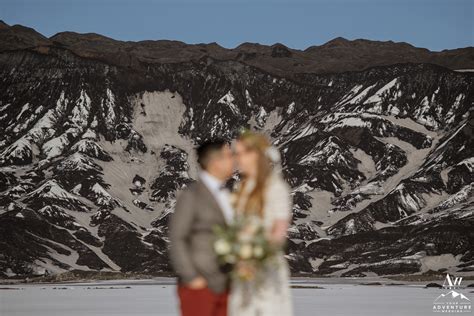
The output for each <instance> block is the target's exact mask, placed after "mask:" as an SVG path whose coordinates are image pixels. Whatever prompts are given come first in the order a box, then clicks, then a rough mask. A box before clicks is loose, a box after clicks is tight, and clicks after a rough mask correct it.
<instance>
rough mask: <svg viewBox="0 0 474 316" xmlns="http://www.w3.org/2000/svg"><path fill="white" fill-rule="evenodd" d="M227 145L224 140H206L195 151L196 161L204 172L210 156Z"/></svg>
mask: <svg viewBox="0 0 474 316" xmlns="http://www.w3.org/2000/svg"><path fill="white" fill-rule="evenodd" d="M227 144H228V143H227V142H226V141H225V140H224V139H220V138H217V139H212V140H207V141H205V142H204V143H202V144H201V145H199V146H198V147H197V149H196V153H197V161H198V163H199V166H201V168H202V169H204V170H206V169H207V167H208V165H209V161H210V160H211V158H212V156H213V155H214V154H216V153H218V152H220V151H221V150H222V148H223V147H224V146H225V145H227Z"/></svg>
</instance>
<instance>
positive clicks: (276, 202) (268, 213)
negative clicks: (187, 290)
mask: <svg viewBox="0 0 474 316" xmlns="http://www.w3.org/2000/svg"><path fill="white" fill-rule="evenodd" d="M253 185H254V184H253V183H248V185H247V188H246V189H245V193H247V194H248V193H249V192H250V191H251V190H252V188H253ZM245 193H244V194H243V195H242V198H241V199H240V200H239V201H238V204H237V212H238V211H239V209H241V207H242V206H243V205H244V204H245V200H246V194H245ZM291 207H292V203H291V199H290V191H289V186H288V185H287V184H286V182H285V181H284V180H283V178H282V177H281V175H280V174H279V173H274V174H273V175H272V176H271V177H270V179H269V182H268V184H267V189H266V195H265V205H264V209H263V214H264V215H263V218H261V219H260V220H262V223H263V225H264V227H265V229H267V230H269V231H270V230H271V229H272V226H273V223H274V221H275V220H278V219H285V220H288V221H289V220H290V218H291ZM289 274H290V273H289V268H288V263H287V261H286V259H285V257H284V253H283V251H281V252H280V253H279V254H277V255H276V257H275V258H274V263H271V264H268V265H267V267H265V269H264V270H263V271H262V275H260V276H259V280H261V282H260V283H259V286H258V287H257V286H255V284H252V283H250V284H248V283H247V282H240V281H233V282H232V285H231V293H230V301H229V315H230V316H291V315H293V306H292V299H291V292H290V284H289Z"/></svg>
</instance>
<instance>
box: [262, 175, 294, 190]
mask: <svg viewBox="0 0 474 316" xmlns="http://www.w3.org/2000/svg"><path fill="white" fill-rule="evenodd" d="M267 186H268V192H269V193H270V192H271V193H282V194H288V193H289V191H290V186H289V185H288V183H286V181H285V179H284V178H283V176H282V175H281V174H280V173H276V172H274V173H272V175H271V176H270V178H269V179H268V183H267Z"/></svg>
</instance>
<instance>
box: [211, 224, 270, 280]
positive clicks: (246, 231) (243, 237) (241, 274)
mask: <svg viewBox="0 0 474 316" xmlns="http://www.w3.org/2000/svg"><path fill="white" fill-rule="evenodd" d="M214 234H215V237H216V238H215V241H214V251H215V252H216V254H217V257H218V259H219V261H220V263H221V264H224V265H230V266H232V267H233V269H232V271H231V276H232V277H233V278H237V279H239V280H241V281H251V280H255V279H256V277H257V276H258V275H259V273H258V272H259V270H260V269H262V268H263V266H264V265H265V264H267V262H269V261H270V260H271V258H272V257H273V256H272V255H273V254H274V253H275V251H276V250H277V249H276V248H275V246H274V245H272V244H271V243H270V242H269V240H268V238H267V236H266V234H265V230H264V227H263V226H262V224H261V222H260V221H259V220H258V219H257V218H254V217H247V216H242V217H240V218H237V219H236V220H235V221H234V223H233V224H231V225H229V226H227V227H225V228H224V227H221V226H215V227H214Z"/></svg>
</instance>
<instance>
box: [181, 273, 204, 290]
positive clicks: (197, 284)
mask: <svg viewBox="0 0 474 316" xmlns="http://www.w3.org/2000/svg"><path fill="white" fill-rule="evenodd" d="M186 286H187V287H189V288H191V289H194V290H199V289H203V288H205V287H206V286H207V281H206V279H204V278H203V277H201V276H199V277H195V278H194V279H192V280H191V282H189V283H188V284H186Z"/></svg>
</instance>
